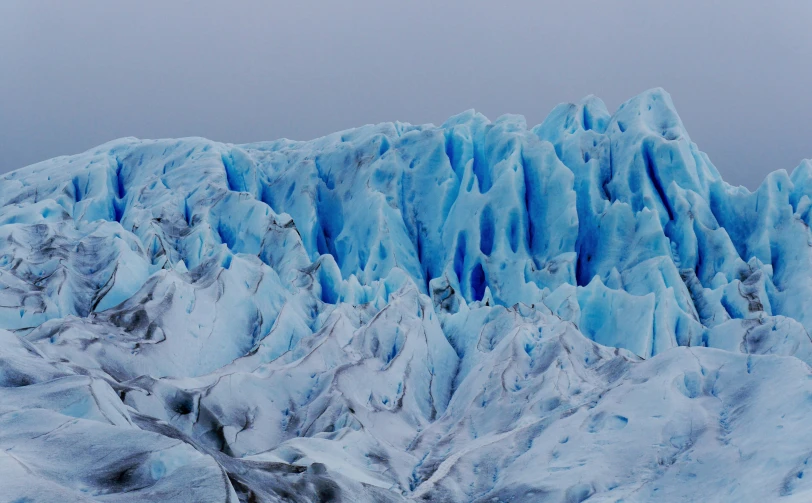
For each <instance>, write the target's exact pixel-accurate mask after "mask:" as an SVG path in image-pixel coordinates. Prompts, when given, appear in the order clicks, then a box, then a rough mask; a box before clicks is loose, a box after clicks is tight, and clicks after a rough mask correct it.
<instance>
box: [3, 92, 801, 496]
mask: <svg viewBox="0 0 812 503" xmlns="http://www.w3.org/2000/svg"><path fill="white" fill-rule="evenodd" d="M811 209H812V164H810V163H809V162H808V161H804V162H803V163H802V164H801V165H800V166H798V167H797V168H796V169H795V170H793V171H792V173H791V175H790V174H788V173H787V172H785V171H777V172H775V173H772V174H771V175H769V176H768V177H767V178H766V180H765V181H764V183H763V184H762V185H761V186H760V187H759V188H758V189H757V190H756V191H754V192H749V191H747V190H746V189H744V188H741V187H738V188H736V187H731V186H730V185H728V184H726V183H725V182H724V181H723V180H722V179H721V177H720V175H719V173H718V171H717V170H716V168H715V167H714V166H713V164H712V163H711V162H710V160H709V159H708V158H707V156H706V155H705V154H703V153H702V152H700V151H699V149H698V148H697V146H696V145H695V144H694V143H692V142H691V140H690V138H689V136H688V134H687V132H686V131H685V129H684V127H683V125H682V122H681V121H680V119H679V116H678V115H677V113H676V111H675V109H674V107H673V104H672V102H671V98H670V97H669V96H668V94H667V93H665V92H664V91H663V90H661V89H654V90H650V91H647V92H645V93H643V94H641V95H640V96H637V97H635V98H633V99H631V100H630V101H628V102H626V103H625V104H623V105H622V106H621V107H620V108H619V109H618V110H617V111H616V112H615V113H614V114H610V113H609V112H608V111H607V110H606V107H605V106H604V105H603V103H602V102H601V101H600V100H599V99H597V98H595V97H588V98H585V99H584V100H583V101H581V102H580V103H578V104H564V105H560V106H558V107H556V108H555V109H554V110H553V111H552V113H551V114H550V115H549V116H548V118H547V119H546V120H545V121H544V122H543V123H542V124H540V125H538V126H536V127H533V128H530V129H528V127H527V125H526V123H525V121H524V119H523V118H522V117H520V116H503V117H500V118H499V119H497V120H496V121H495V122H490V121H489V120H488V119H486V118H485V117H483V116H482V115H480V114H477V113H475V112H473V111H468V112H464V113H462V114H460V115H457V116H455V117H452V118H450V119H449V120H448V121H446V122H445V123H444V124H443V125H442V126H439V127H437V126H433V125H423V126H413V125H409V124H402V123H386V124H379V125H375V126H365V127H362V128H358V129H354V130H348V131H343V132H340V133H335V134H332V135H329V136H326V137H324V138H320V139H317V140H313V141H308V142H294V141H290V140H277V141H273V142H263V143H256V144H248V145H230V144H222V143H216V142H212V141H209V140H205V139H201V138H187V139H180V140H137V139H134V138H124V139H121V140H116V141H113V142H110V143H107V144H105V145H102V146H99V147H97V148H95V149H92V150H90V151H88V152H85V153H83V154H79V155H75V156H69V157H60V158H56V159H51V160H49V161H45V162H42V163H39V164H36V165H33V166H29V167H27V168H23V169H21V170H18V171H15V172H12V173H9V174H6V175H4V176H3V177H2V179H0V329H2V330H0V386H2V387H0V423H2V427H0V486H2V487H3V488H4V492H5V494H6V495H10V496H7V497H8V498H10V499H9V501H66V500H71V501H194V502H201V501H218V502H219V501H235V502H236V501H466V502H467V501H482V502H485V501H488V502H490V501H585V500H588V501H596V502H597V501H651V500H658V501H688V500H692V499H697V498H700V499H705V500H718V501H723V500H736V501H766V500H773V499H784V500H786V501H806V500H807V499H809V498H810V497H812V487H809V482H808V481H809V480H812V478H810V477H804V472H805V469H806V464H807V461H808V457H809V454H808V453H809V452H810V451H812V441H810V440H809V438H812V436H811V435H810V433H812V432H809V431H807V430H809V426H808V424H809V420H808V419H809V418H810V417H811V416H810V414H812V411H809V410H808V409H809V407H810V404H812V402H810V401H809V400H808V399H807V395H810V393H812V380H810V369H809V367H808V365H807V364H808V363H810V361H811V360H810V359H812V340H811V339H810V336H809V329H810V328H812V314H809V313H812V309H810V307H812V291H811V290H810V289H812V267H811V266H812V246H810V245H811V244H812V234H811V233H810V230H809V224H810V219H811V218H812V216H810V213H811V212H810V210H811Z"/></svg>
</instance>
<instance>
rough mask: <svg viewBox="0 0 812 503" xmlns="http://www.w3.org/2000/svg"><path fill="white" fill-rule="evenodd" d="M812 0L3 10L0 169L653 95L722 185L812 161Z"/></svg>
mask: <svg viewBox="0 0 812 503" xmlns="http://www.w3.org/2000/svg"><path fill="white" fill-rule="evenodd" d="M810 26H812V2H809V1H806V0H801V1H797V2H790V1H787V2H763V1H756V0H746V1H738V2H735V1H729V2H715V1H712V0H704V1H685V0H680V1H660V0H648V1H632V0H628V1H597V0H595V1H590V2H579V1H564V0H561V1H556V2H543V1H532V2H531V1H510V0H505V1H499V2H497V1H479V0H474V1H466V2H463V1H447V2H443V1H440V0H432V1H423V0H410V1H403V2H395V1H388V0H352V1H343V2H339V1H324V2H310V1H307V0H290V1H286V2H276V1H228V2H227V1H225V0H222V1H212V0H200V1H194V2H193V1H180V0H173V1H139V2H119V1H115V2H110V1H107V0H100V1H85V0H71V1H51V2H47V1H38V0H0V172H4V171H8V170H11V169H16V168H19V167H21V166H24V165H27V164H30V163H33V162H36V161H40V160H43V159H47V158H49V157H53V156H56V155H61V154H71V153H77V152H81V151H83V150H86V149H88V148H90V147H92V146H95V145H97V144H99V143H103V142H105V141H107V140H111V139H113V138H118V137H121V136H137V137H140V138H157V137H180V136H205V137H208V138H211V139H214V140H220V141H227V142H248V141H257V140H271V139H275V138H279V137H288V138H293V139H302V140H303V139H309V138H314V137H317V136H321V135H324V134H327V133H330V132H333V131H336V130H340V129H346V128H349V127H354V126H359V125H362V124H366V123H375V122H382V121H393V120H401V121H405V122H411V123H424V122H433V123H435V124H439V123H441V122H443V121H444V120H445V119H446V118H447V117H448V116H450V115H453V114H455V113H458V112H461V111H463V110H465V109H468V108H475V109H477V110H478V111H480V112H483V113H484V114H485V115H487V116H488V117H490V118H491V119H495V118H496V117H498V116H499V115H501V114H503V113H520V114H523V115H525V116H526V117H527V121H528V124H531V125H532V124H536V123H538V122H540V121H541V120H542V119H543V118H544V117H545V116H546V115H547V113H548V112H549V111H550V110H551V109H552V108H553V106H555V105H556V104H557V103H560V102H562V101H575V100H578V99H580V98H581V97H583V96H585V95H587V94H596V95H598V96H600V97H601V98H603V100H604V101H605V102H606V104H607V105H608V106H609V108H610V110H614V109H615V108H616V107H617V106H618V105H619V104H620V103H621V102H623V101H625V100H626V99H628V98H631V97H632V96H634V95H636V94H637V93H639V92H641V91H643V90H645V89H647V88H650V87H655V86H662V87H664V88H665V89H666V90H668V91H669V92H670V93H671V96H672V97H673V99H674V102H675V104H676V106H677V109H678V110H679V112H680V115H681V116H682V119H683V122H684V123H685V125H686V127H687V129H688V132H689V133H690V135H691V137H692V139H693V140H694V141H696V142H697V143H698V144H699V146H700V148H701V149H702V150H704V151H706V152H708V154H709V155H710V157H711V160H713V161H714V163H715V164H716V166H717V167H718V168H719V170H720V171H721V172H722V174H723V176H724V177H725V178H726V179H727V180H728V181H729V182H731V183H734V184H743V185H746V186H748V187H750V188H754V187H756V186H757V185H758V183H760V181H761V180H762V179H763V178H764V175H765V174H766V173H767V172H769V171H772V170H776V169H780V168H784V169H787V170H788V171H791V170H792V168H794V167H795V166H796V165H797V164H798V162H799V161H800V160H801V159H802V158H805V157H812V64H811V63H812V29H810Z"/></svg>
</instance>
